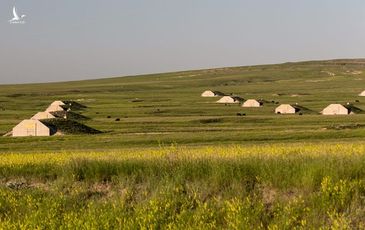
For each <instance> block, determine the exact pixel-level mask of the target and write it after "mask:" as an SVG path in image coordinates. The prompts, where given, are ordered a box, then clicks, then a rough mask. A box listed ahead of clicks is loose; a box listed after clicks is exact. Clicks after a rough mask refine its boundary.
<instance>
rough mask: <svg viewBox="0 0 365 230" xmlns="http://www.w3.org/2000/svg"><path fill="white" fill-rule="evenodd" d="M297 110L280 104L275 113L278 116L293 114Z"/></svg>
mask: <svg viewBox="0 0 365 230" xmlns="http://www.w3.org/2000/svg"><path fill="white" fill-rule="evenodd" d="M296 112H298V109H297V108H295V107H294V106H292V105H289V104H282V105H280V106H278V107H277V108H276V109H275V113H278V114H295V113H296Z"/></svg>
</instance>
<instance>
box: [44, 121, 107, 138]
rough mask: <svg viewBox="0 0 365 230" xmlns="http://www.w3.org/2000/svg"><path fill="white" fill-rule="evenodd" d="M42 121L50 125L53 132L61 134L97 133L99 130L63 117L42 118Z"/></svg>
mask: <svg viewBox="0 0 365 230" xmlns="http://www.w3.org/2000/svg"><path fill="white" fill-rule="evenodd" d="M42 123H44V124H45V125H47V126H48V127H50V128H51V129H52V130H53V131H54V132H55V133H62V134H98V133H102V132H101V131H99V130H96V129H94V128H91V127H89V126H86V125H84V124H81V123H79V122H77V121H74V120H66V119H63V118H56V119H47V120H42Z"/></svg>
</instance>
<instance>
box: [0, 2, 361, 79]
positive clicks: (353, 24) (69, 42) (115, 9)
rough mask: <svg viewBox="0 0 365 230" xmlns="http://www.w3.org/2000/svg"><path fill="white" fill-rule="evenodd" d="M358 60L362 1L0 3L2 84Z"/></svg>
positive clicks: (0, 66) (359, 54)
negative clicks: (15, 19)
mask: <svg viewBox="0 0 365 230" xmlns="http://www.w3.org/2000/svg"><path fill="white" fill-rule="evenodd" d="M14 5H15V6H16V7H17V10H18V14H26V15H27V17H26V18H25V20H26V24H24V25H19V24H16V25H14V24H10V23H9V22H8V20H10V19H11V18H12V16H13V15H12V7H13V6H14ZM360 57H365V1H364V0H77V1H75V0H56V1H47V0H1V1H0V84H8V83H26V82H53V81H68V80H79V79H93V78H104V77H113V76H125V75H135V74H143V73H158V72H167V71H176V70H191V69H201V68H211V67H223V66H243V65H254V64H266V63H281V62H287V61H300V60H313V59H317V60H318V59H335V58H360Z"/></svg>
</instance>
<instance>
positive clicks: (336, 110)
mask: <svg viewBox="0 0 365 230" xmlns="http://www.w3.org/2000/svg"><path fill="white" fill-rule="evenodd" d="M350 112H351V111H350V110H349V109H348V108H346V107H345V106H343V105H341V104H331V105H329V106H327V107H326V108H325V109H324V110H323V111H322V114H323V115H348V114H350Z"/></svg>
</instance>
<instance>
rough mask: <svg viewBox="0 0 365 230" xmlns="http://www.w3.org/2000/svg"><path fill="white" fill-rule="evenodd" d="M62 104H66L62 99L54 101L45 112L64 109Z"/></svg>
mask: <svg viewBox="0 0 365 230" xmlns="http://www.w3.org/2000/svg"><path fill="white" fill-rule="evenodd" d="M64 105H66V104H65V103H64V102H63V101H54V102H52V104H51V105H50V106H49V107H48V108H47V109H46V112H59V111H64V110H65V109H64V108H63V107H62V106H64Z"/></svg>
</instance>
